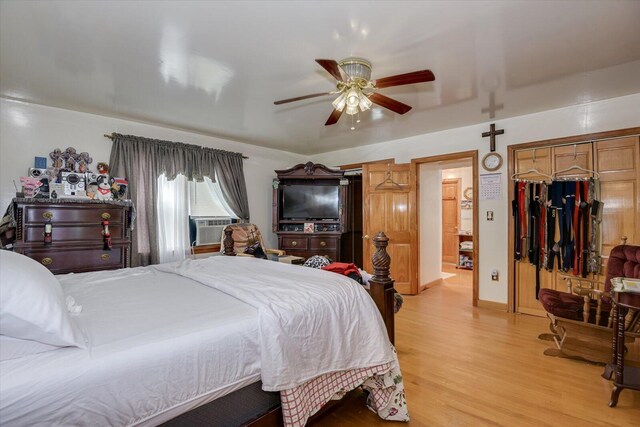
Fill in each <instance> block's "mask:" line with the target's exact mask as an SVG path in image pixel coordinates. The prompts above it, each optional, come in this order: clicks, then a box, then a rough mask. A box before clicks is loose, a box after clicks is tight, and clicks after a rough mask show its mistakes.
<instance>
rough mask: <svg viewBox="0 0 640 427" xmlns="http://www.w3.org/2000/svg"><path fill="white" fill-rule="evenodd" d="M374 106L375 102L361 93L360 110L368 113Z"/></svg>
mask: <svg viewBox="0 0 640 427" xmlns="http://www.w3.org/2000/svg"><path fill="white" fill-rule="evenodd" d="M372 105H373V102H371V100H370V99H369V97H368V96H366V95H365V94H364V93H362V92H360V103H359V106H360V110H361V111H367V110H368V109H369V108H371V106H372Z"/></svg>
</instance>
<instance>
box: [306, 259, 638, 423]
mask: <svg viewBox="0 0 640 427" xmlns="http://www.w3.org/2000/svg"><path fill="white" fill-rule="evenodd" d="M453 270H455V269H453ZM453 272H454V273H456V276H454V277H451V278H449V279H446V281H445V283H444V284H442V285H438V286H434V287H433V288H431V289H427V290H426V291H424V292H422V293H421V294H420V295H417V296H405V304H404V307H403V308H402V310H401V311H400V313H398V316H397V317H396V344H397V349H398V354H399V359H400V366H401V368H402V372H403V376H404V384H405V388H406V394H407V401H408V405H409V411H410V414H411V422H410V423H409V425H412V426H433V427H439V426H488V425H501V426H562V427H568V426H584V425H603V426H614V425H615V426H637V425H638V420H640V392H637V391H635V392H634V391H631V390H624V391H623V392H622V393H621V395H620V401H619V403H618V406H617V407H616V408H615V409H612V408H609V407H608V406H607V404H608V402H609V395H610V392H611V390H612V388H613V386H612V383H611V382H610V381H606V380H604V379H602V378H601V377H600V374H601V373H602V370H603V368H602V367H601V366H597V365H589V364H586V363H580V362H576V361H571V360H566V359H558V358H552V357H548V356H544V355H543V354H542V352H543V351H544V349H545V348H547V343H545V342H541V341H539V340H537V336H538V334H540V333H543V332H548V328H547V326H548V321H547V320H546V319H544V318H538V317H533V316H527V315H518V314H509V313H505V312H500V311H495V310H490V309H485V308H473V307H472V306H471V298H470V294H471V289H470V286H471V285H470V281H468V283H469V284H465V282H467V281H466V280H464V278H462V280H461V277H462V275H461V274H458V273H460V272H465V271H461V270H455V271H453ZM466 273H469V274H471V272H470V271H466ZM637 350H638V345H636V346H635V347H634V349H633V351H634V352H635V353H636V354H637ZM316 425H322V426H369V425H379V426H392V425H396V424H392V423H389V422H385V421H382V420H380V419H379V418H378V417H377V416H376V415H375V414H373V413H372V412H371V411H369V410H367V409H366V407H365V405H364V397H363V396H362V394H360V393H352V394H351V395H349V396H348V397H347V401H346V402H343V403H341V404H340V405H338V407H337V408H335V409H334V410H332V411H330V413H329V414H327V415H326V416H325V417H323V418H321V419H320V420H318V422H317V423H316ZM397 425H400V424H397Z"/></svg>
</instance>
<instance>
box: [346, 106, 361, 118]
mask: <svg viewBox="0 0 640 427" xmlns="http://www.w3.org/2000/svg"><path fill="white" fill-rule="evenodd" d="M345 113H347V114H348V115H350V116H353V115H354V114H358V104H356V105H349V104H347V109H346V111H345Z"/></svg>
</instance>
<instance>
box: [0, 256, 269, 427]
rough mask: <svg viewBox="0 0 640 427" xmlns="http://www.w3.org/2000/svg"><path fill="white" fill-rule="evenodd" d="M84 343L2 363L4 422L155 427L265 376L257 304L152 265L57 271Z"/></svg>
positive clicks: (0, 389)
mask: <svg viewBox="0 0 640 427" xmlns="http://www.w3.org/2000/svg"><path fill="white" fill-rule="evenodd" d="M59 279H60V281H61V283H62V285H63V288H64V291H65V294H67V295H71V296H73V297H74V298H75V300H76V302H77V303H78V304H80V305H82V307H83V309H82V313H81V314H80V315H79V316H75V317H74V320H75V321H76V322H77V323H78V325H79V326H80V328H81V329H82V331H83V333H84V336H85V337H86V339H87V349H80V348H70V347H69V348H62V349H59V350H54V351H48V352H44V353H39V354H33V355H30V356H25V357H21V358H19V359H12V360H5V361H2V362H0V378H1V380H0V425H2V426H7V427H8V426H17V427H21V426H43V427H44V426H47V427H49V426H134V425H135V426H144V425H158V424H160V423H162V422H164V421H166V420H168V419H171V418H173V417H175V416H177V415H179V414H181V413H182V412H185V411H186V410H189V409H191V408H193V407H195V406H198V405H199V404H202V403H205V402H208V401H211V400H214V399H216V398H218V397H221V396H224V395H225V394H228V393H230V392H232V391H234V390H237V389H239V388H242V387H244V386H245V385H248V384H251V383H253V382H256V381H258V380H259V379H260V360H259V351H260V349H259V344H258V317H257V312H256V310H255V309H254V308H252V307H251V306H249V305H247V304H245V303H243V302H241V301H238V300H237V299H236V298H233V297H231V296H228V295H225V294H224V293H222V292H220V291H216V290H213V289H209V288H207V287H205V286H202V285H201V284H200V283H197V282H195V281H193V280H191V279H188V278H184V277H179V276H176V275H174V274H169V273H163V272H160V271H157V270H153V269H149V268H133V269H123V270H118V271H101V272H94V273H82V274H70V275H65V276H59Z"/></svg>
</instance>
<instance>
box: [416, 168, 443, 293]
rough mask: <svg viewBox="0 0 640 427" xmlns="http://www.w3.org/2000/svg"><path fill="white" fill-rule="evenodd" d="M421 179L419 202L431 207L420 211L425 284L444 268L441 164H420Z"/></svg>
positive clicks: (420, 239)
mask: <svg viewBox="0 0 640 427" xmlns="http://www.w3.org/2000/svg"><path fill="white" fill-rule="evenodd" d="M418 179H419V180H420V181H419V182H420V186H419V187H420V189H419V195H418V197H419V198H420V200H419V205H420V206H428V207H429V209H428V210H427V209H422V211H421V212H420V238H419V243H418V244H419V245H420V265H419V270H418V271H419V272H420V273H419V274H420V276H419V283H418V285H426V284H429V283H431V282H433V281H434V280H438V279H440V277H441V270H442V169H441V166H440V164H438V163H427V164H423V165H420V166H419V167H418Z"/></svg>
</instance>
